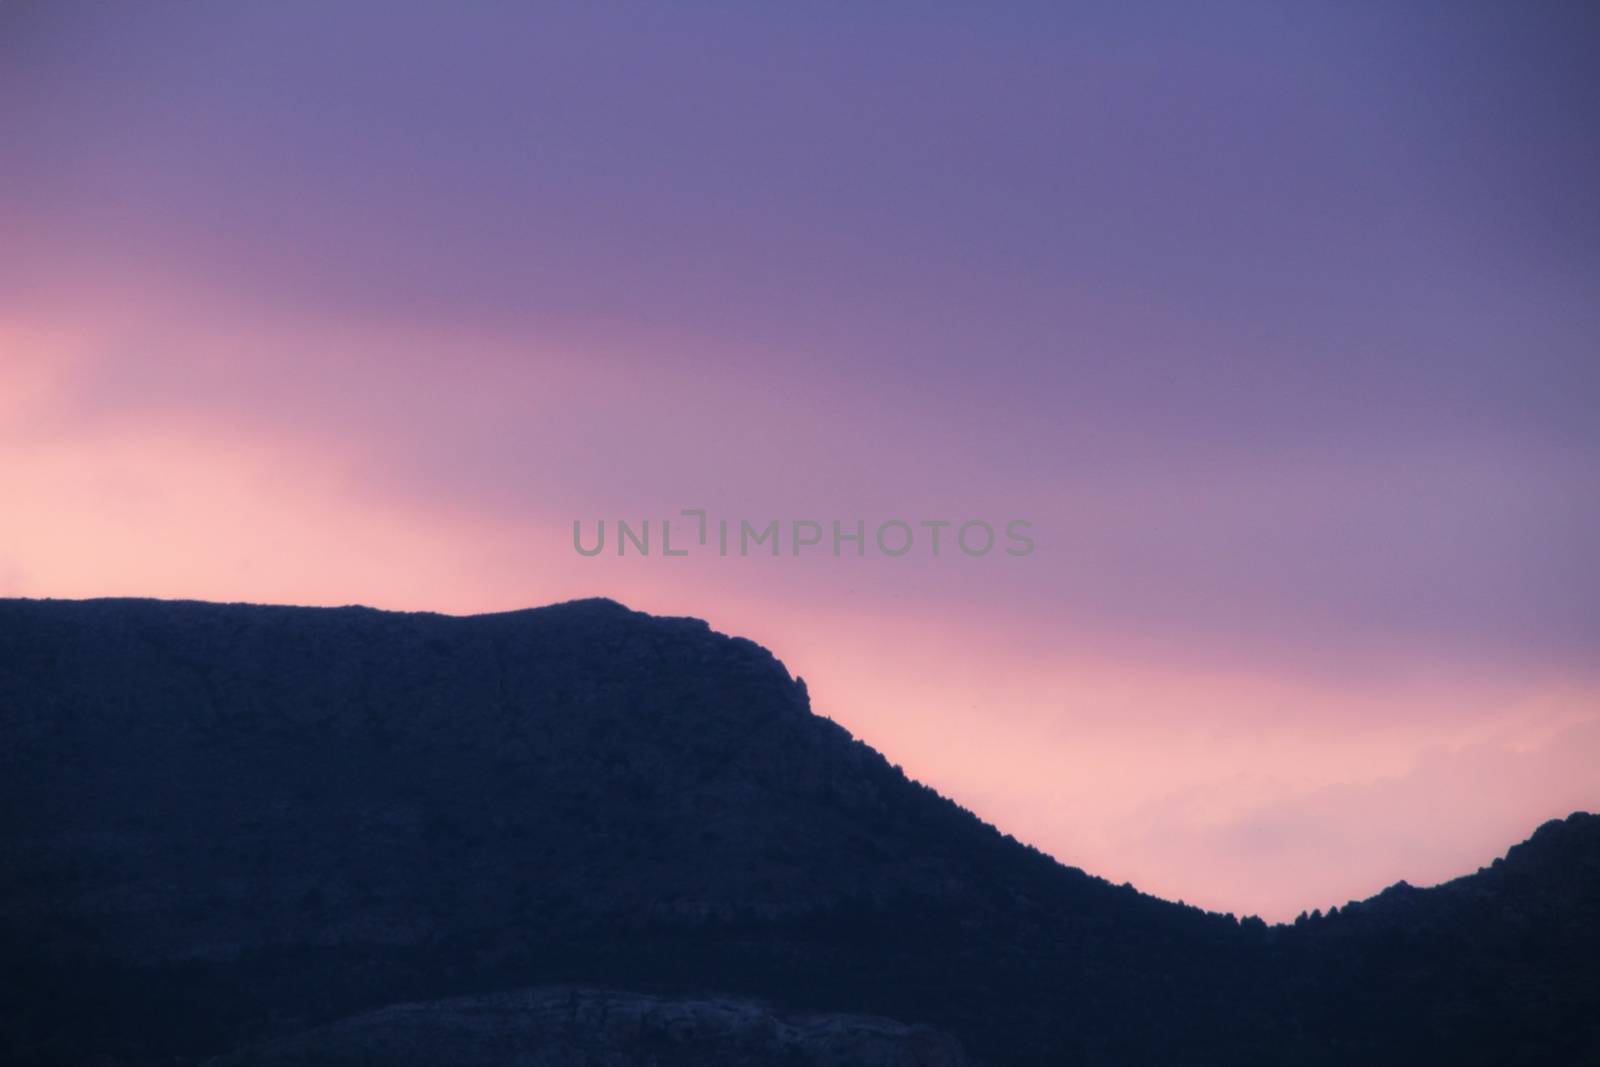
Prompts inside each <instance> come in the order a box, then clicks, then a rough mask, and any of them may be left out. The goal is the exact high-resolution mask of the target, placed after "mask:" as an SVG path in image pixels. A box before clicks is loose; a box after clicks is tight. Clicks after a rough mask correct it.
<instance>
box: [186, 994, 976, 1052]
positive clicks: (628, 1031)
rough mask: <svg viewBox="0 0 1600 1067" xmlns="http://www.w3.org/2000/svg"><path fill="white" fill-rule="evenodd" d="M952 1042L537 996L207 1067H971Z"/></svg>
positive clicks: (343, 1028) (415, 1014)
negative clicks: (445, 1065)
mask: <svg viewBox="0 0 1600 1067" xmlns="http://www.w3.org/2000/svg"><path fill="white" fill-rule="evenodd" d="M967 1063H968V1061H967V1059H966V1057H965V1056H963V1055H962V1051H961V1046H960V1045H959V1044H958V1043H957V1042H956V1041H955V1039H953V1038H952V1037H950V1036H949V1035H948V1034H944V1033H940V1032H939V1031H937V1030H934V1029H931V1028H929V1027H925V1026H907V1025H904V1024H902V1023H896V1022H891V1021H889V1020H886V1019H876V1018H872V1017H870V1016H862V1015H793V1014H786V1013H781V1012H778V1011H777V1010H775V1009H773V1008H772V1007H770V1006H767V1005H762V1004H759V1003H756V1002H754V1001H748V1000H737V999H731V998H701V999H674V998H667V997H657V996H646V995H643V994H639V993H621V992H607V991H598V990H592V989H577V988H544V989H530V990H521V991H517V992H511V993H496V994H490V995H486V996H481V997H464V998H457V999H452V1000H442V1001H433V1002H428V1003H421V1004H398V1005H394V1006H392V1007H387V1008H383V1009H381V1010H379V1011H375V1012H368V1013H366V1014H363V1015H358V1016H356V1017H355V1018H352V1019H346V1020H343V1021H341V1022H337V1023H333V1024H330V1025H328V1026H322V1027H318V1028H316V1029H313V1030H309V1031H306V1032H304V1033H300V1034H296V1035H293V1036H291V1037H286V1038H282V1039H279V1040H276V1041H272V1042H268V1043H266V1044H262V1045H259V1046H255V1047H252V1048H247V1049H242V1050H240V1051H237V1052H234V1053H231V1054H229V1055H226V1056H221V1057H218V1058H216V1059H213V1060H210V1061H208V1064H207V1067H438V1065H440V1064H450V1065H451V1067H506V1065H508V1064H515V1065H517V1067H734V1065H737V1067H967Z"/></svg>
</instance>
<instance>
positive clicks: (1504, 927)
mask: <svg viewBox="0 0 1600 1067" xmlns="http://www.w3.org/2000/svg"><path fill="white" fill-rule="evenodd" d="M1597 824H1600V819H1596V818H1595V817H1593V816H1587V815H1574V816H1572V817H1571V818H1570V819H1568V820H1566V821H1564V822H1558V823H1551V824H1547V825H1546V826H1545V827H1542V828H1540V830H1539V832H1538V833H1537V834H1535V835H1534V837H1533V838H1532V839H1531V840H1530V841H1529V842H1527V843H1525V844H1524V845H1521V846H1518V847H1517V848H1515V849H1513V850H1512V852H1511V853H1510V854H1508V856H1507V857H1506V859H1505V860H1504V861H1497V862H1496V864H1495V865H1494V866H1493V867H1491V868H1486V869H1485V870H1482V871H1480V872H1478V874H1476V875H1471V876H1468V877H1466V878H1463V879H1460V880H1458V881H1456V882H1452V883H1449V884H1447V885H1445V886H1440V887H1437V888H1435V889H1430V890H1409V889H1404V888H1399V887H1397V888H1395V889H1391V890H1389V891H1386V892H1385V893H1384V894H1381V895H1380V896H1378V897H1375V898H1373V899H1372V900H1371V901H1368V902H1365V903H1361V904H1357V905H1355V906H1353V907H1348V908H1346V909H1343V910H1341V911H1340V912H1339V913H1338V914H1337V915H1333V916H1329V917H1323V918H1319V919H1317V920H1314V921H1307V922H1305V923H1301V924H1298V925H1296V926H1282V927H1268V926H1266V925H1265V924H1262V923H1259V922H1245V923H1238V922H1235V921H1234V920H1233V918H1232V917H1231V916H1218V915H1213V914H1207V913H1205V912H1201V911H1199V910H1197V909H1194V908H1188V907H1184V906H1181V905H1176V904H1171V903H1168V902H1165V901H1161V900H1157V899H1155V898H1152V897H1149V896H1145V895H1143V894H1140V893H1137V892H1135V891H1134V890H1132V889H1130V888H1126V887H1117V886H1113V885H1110V884H1109V883H1107V882H1105V881H1103V880H1101V879H1098V878H1094V877H1091V876H1089V875H1087V874H1084V873H1083V872H1082V871H1078V870H1076V869H1073V868H1069V867H1064V866H1061V865H1060V864H1058V863H1056V862H1055V861H1053V860H1051V859H1050V858H1048V857H1046V856H1044V855H1043V854H1041V853H1039V852H1037V851H1035V850H1033V849H1030V848H1027V847H1026V846H1023V845H1021V844H1019V843H1017V842H1016V841H1014V840H1012V839H1011V838H1009V837H1007V836H1004V835H1002V834H1001V833H1000V832H999V831H997V830H996V829H994V828H993V827H991V826H988V825H987V824H984V823H983V822H981V821H980V820H978V819H977V818H975V817H974V816H972V815H971V814H970V813H968V812H966V811H964V810H963V809H961V808H959V807H958V806H956V805H955V804H953V803H951V802H950V801H948V800H946V799H944V798H942V797H940V796H939V795H938V794H936V793H934V792H933V791H932V790H929V789H927V788H926V787H924V786H921V785H919V784H917V783H915V782H913V781H911V780H909V779H908V778H906V777H905V776H904V775H903V774H901V773H900V771H899V770H898V768H896V767H894V766H892V765H890V764H889V763H888V762H887V761H886V760H885V759H884V758H883V757H882V756H880V755H879V754H878V753H876V752H875V751H873V750H872V749H870V748H869V747H867V746H866V745H864V744H862V743H861V742H859V741H856V740H855V739H853V738H852V737H851V736H850V735H849V734H848V733H847V732H846V731H845V730H844V729H842V728H841V727H839V726H837V725H836V724H834V723H832V722H831V721H829V720H827V719H825V718H821V717H819V716H816V715H814V714H812V713H811V710H810V707H809V700H808V698H807V695H806V691H805V686H804V683H803V682H801V681H799V680H798V679H795V678H791V676H790V675H789V672H788V671H787V670H786V669H785V668H784V667H783V665H782V664H781V663H779V662H778V661H777V660H776V659H775V658H774V657H773V656H772V655H771V654H770V653H768V652H767V651H766V650H764V649H762V648H760V647H759V646H757V645H755V644H753V643H752V642H749V641H745V640H742V639H740V638H734V637H727V636H724V635H721V634H717V633H714V632H713V631H712V630H711V629H710V628H709V627H708V626H707V625H706V624H705V623H703V622H700V621H698V620H693V619H663V618H653V617H650V616H646V615H642V614H638V613H634V612H630V611H628V610H627V609H626V608H624V607H622V606H621V605H618V604H615V603H613V602H610V601H577V602H573V603H569V604H562V605H555V606H552V607H548V608H539V609H533V610H529V611H518V612H509V613H504V614H497V615H481V616H473V617H464V618H463V617H450V616H440V615H429V614H401V613H391V612H379V611H373V610H371V609H366V608H336V609H313V608H285V607H263V606H253V605H219V604H205V603H194V602H168V601H149V600H100V601H81V602H68V601H18V600H9V601H0V951H3V952H4V957H5V959H6V960H8V961H10V966H9V968H8V969H9V971H10V973H11V974H12V975H14V976H15V977H16V980H17V984H16V988H17V989H18V990H19V991H20V992H19V993H17V994H16V995H15V996H13V997H8V998H7V999H6V1001H5V1002H3V1003H0V1059H4V1060H5V1061H6V1062H19V1063H22V1062H39V1063H45V1062H91V1061H94V1060H95V1059H96V1058H98V1059H99V1060H100V1061H101V1062H111V1063H157V1062H160V1063H171V1062H175V1061H176V1062H196V1061H198V1060H200V1059H203V1058H205V1057H208V1056H214V1055H219V1054H223V1053H227V1052H229V1051H230V1050H232V1049H237V1048H243V1047H244V1046H246V1045H252V1046H255V1047H260V1048H285V1047H289V1046H290V1045H292V1044H293V1041H292V1040H290V1039H291V1038H292V1035H294V1034H296V1033H299V1032H302V1031H310V1030H312V1029H313V1028H316V1027H323V1028H324V1030H323V1031H319V1032H330V1033H332V1032H337V1033H338V1034H340V1035H341V1037H340V1040H344V1041H346V1042H348V1041H349V1040H352V1038H351V1037H350V1035H351V1034H352V1033H354V1034H367V1033H371V1032H372V1031H371V1029H370V1027H371V1025H372V1024H371V1021H370V1020H371V1019H373V1018H377V1019H380V1020H381V1019H385V1018H389V1016H387V1015H383V1014H382V1013H381V1012H380V1013H379V1015H377V1016H372V1015H371V1014H370V1013H372V1012H374V1011H378V1009H382V1008H383V1007H384V1006H385V1005H391V1004H397V1003H402V1002H407V1003H411V1004H432V1003H441V1004H442V1003H445V1002H447V1001H449V1002H450V1003H456V1004H459V1003H461V1001H460V999H459V998H463V997H467V998H472V997H485V996H507V995H512V992H513V991H516V990H524V989H532V988H535V987H539V988H573V987H585V988H599V989H613V990H632V991H635V994H636V995H638V996H645V997H656V998H678V999H676V1000H672V1001H671V1003H674V1004H683V1003H695V1004H704V1003H705V1001H704V1000H703V998H705V997H713V996H731V997H744V998H754V1000H757V1001H761V1002H766V1003H770V1004H772V1005H774V1006H775V1007H774V1010H781V1011H786V1012H810V1013H845V1014H846V1015H849V1016H851V1017H856V1016H861V1017H867V1016H871V1017H879V1018H886V1019H891V1020H899V1021H900V1024H906V1025H914V1024H923V1025H927V1026H932V1027H936V1028H938V1029H939V1030H941V1031H945V1032H948V1033H949V1034H950V1035H953V1036H954V1038H955V1039H958V1040H959V1042H960V1043H961V1044H962V1045H964V1046H965V1048H966V1050H967V1053H968V1054H969V1055H970V1056H971V1057H972V1058H973V1060H974V1061H975V1062H980V1063H988V1064H991V1065H1006V1064H1031V1063H1041V1064H1042V1063H1051V1064H1070V1063H1085V1064H1088V1063H1095V1064H1100V1063H1105V1064H1120V1063H1129V1064H1132V1063H1150V1062H1162V1063H1193V1064H1212V1063H1218V1064H1221V1063H1228V1064H1247V1063H1303V1064H1319V1063H1328V1064H1334V1063H1348V1062H1352V1061H1353V1059H1354V1058H1355V1057H1359V1058H1360V1060H1361V1061H1362V1062H1369V1063H1387V1062H1396V1063H1398V1062H1402V1061H1405V1060H1407V1059H1410V1060H1412V1061H1414V1060H1415V1058H1416V1057H1417V1055H1419V1053H1420V1052H1423V1051H1425V1052H1426V1058H1427V1059H1428V1060H1430V1061H1433V1060H1440V1059H1445V1058H1449V1059H1450V1060H1452V1061H1454V1062H1460V1063H1516V1062H1527V1063H1572V1062H1581V1061H1582V1058H1583V1057H1584V1056H1586V1055H1591V1054H1593V1053H1594V1051H1595V1050H1596V1049H1597V1048H1600V1042H1597V1035H1596V1029H1595V1023H1594V1020H1595V1019H1596V1018H1600V991H1597V989H1596V965H1595V963H1594V960H1595V959H1596V958H1597V957H1600V952H1597V950H1600V914H1597V908H1600V869H1597V863H1600V825H1597ZM635 994H629V995H635ZM516 995H518V996H523V995H525V994H516ZM526 995H528V996H534V995H533V994H526ZM551 995H553V994H551ZM619 995H621V994H619ZM538 996H546V994H539V995H538ZM449 998H457V999H456V1000H454V1001H450V999H449ZM684 998H690V999H688V1000H685V999H684ZM693 998H702V999H700V1000H694V999H693ZM535 999H537V997H536V998H535ZM539 1002H540V1003H543V1001H539ZM630 1003H631V1002H630ZM452 1010H453V1011H454V1010H456V1009H452ZM696 1012H698V1013H699V1014H696ZM362 1013H369V1014H367V1015H362ZM690 1014H691V1016H692V1017H695V1018H699V1017H701V1016H702V1015H704V1011H703V1010H702V1009H700V1008H696V1009H694V1011H692V1012H691V1013H690ZM358 1015H360V1016H361V1017H362V1018H363V1019H366V1020H368V1021H367V1022H363V1023H362V1024H361V1026H360V1027H355V1028H353V1029H352V1028H351V1027H346V1028H344V1029H339V1028H338V1027H334V1028H333V1029H332V1030H329V1029H327V1028H328V1027H329V1026H330V1025H331V1024H334V1023H335V1022H336V1021H337V1020H340V1019H343V1018H346V1017H352V1016H358ZM404 1017H405V1018H407V1019H410V1020H412V1022H415V1019H416V1015H415V1013H414V1012H413V1013H411V1014H409V1015H405V1016H404ZM719 1017H720V1016H719ZM352 1025H353V1024H352ZM763 1025H764V1026H765V1029H762V1031H761V1032H763V1033H766V1032H774V1031H773V1028H772V1027H771V1026H766V1025H765V1024H763ZM873 1025H874V1026H877V1025H878V1024H873ZM883 1025H885V1026H887V1025H888V1024H883ZM897 1025H898V1024H897ZM880 1029H882V1027H880ZM823 1030H827V1028H826V1027H824V1028H823ZM819 1032H822V1031H819ZM827 1032H833V1031H831V1030H827ZM874 1032H877V1031H874ZM285 1041H288V1042H289V1044H288V1045H286V1044H284V1042H285ZM274 1042H277V1044H273V1043H274ZM5 1043H9V1046H10V1047H9V1048H7V1047H6V1044H5ZM263 1043H264V1044H263ZM940 1047H941V1048H943V1047H944V1046H940ZM790 1052H793V1050H792V1049H791V1050H790ZM788 1054H789V1053H785V1055H788ZM249 1062H257V1061H256V1060H251V1061H249ZM285 1062H287V1061H285ZM307 1062H309V1061H307ZM552 1062H555V1061H552ZM618 1062H622V1061H618ZM641 1062H643V1061H641ZM741 1062H757V1061H754V1060H749V1059H748V1057H747V1058H746V1060H743V1061H741ZM762 1062H764V1061H762ZM774 1062H777V1061H776V1060H775V1061H774ZM796 1062H799V1061H796ZM817 1062H822V1061H821V1060H818V1061H817ZM906 1062H908V1063H909V1062H912V1061H910V1060H907V1061H906Z"/></svg>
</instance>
